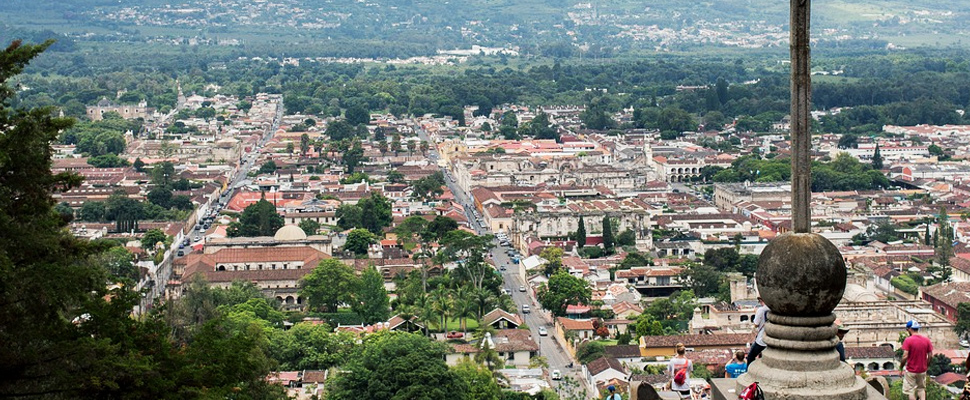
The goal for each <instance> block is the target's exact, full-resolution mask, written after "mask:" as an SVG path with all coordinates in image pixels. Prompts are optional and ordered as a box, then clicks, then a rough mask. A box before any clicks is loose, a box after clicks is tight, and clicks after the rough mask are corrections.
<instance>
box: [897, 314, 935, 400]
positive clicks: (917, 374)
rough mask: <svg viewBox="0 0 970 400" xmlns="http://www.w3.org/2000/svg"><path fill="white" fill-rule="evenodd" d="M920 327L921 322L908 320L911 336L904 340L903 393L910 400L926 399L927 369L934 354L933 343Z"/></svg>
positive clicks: (908, 330) (907, 329) (907, 324)
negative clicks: (920, 331)
mask: <svg viewBox="0 0 970 400" xmlns="http://www.w3.org/2000/svg"><path fill="white" fill-rule="evenodd" d="M919 328H920V325H919V322H917V321H915V320H910V321H909V322H907V323H906V332H909V337H908V338H906V340H904V341H903V368H904V369H903V393H904V394H906V395H908V396H909V400H917V399H919V400H926V369H927V367H928V366H929V364H930V357H932V356H933V343H932V342H930V339H929V338H927V337H926V336H923V335H920V334H919Z"/></svg>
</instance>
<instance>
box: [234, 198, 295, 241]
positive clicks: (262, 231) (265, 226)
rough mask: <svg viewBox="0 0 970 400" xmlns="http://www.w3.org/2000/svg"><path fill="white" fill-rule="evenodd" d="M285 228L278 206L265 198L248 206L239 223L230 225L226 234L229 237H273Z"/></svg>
mask: <svg viewBox="0 0 970 400" xmlns="http://www.w3.org/2000/svg"><path fill="white" fill-rule="evenodd" d="M282 227H283V216H281V215H279V213H277V212H276V206H274V205H273V203H270V202H269V201H266V199H265V198H263V199H260V200H259V201H257V202H255V203H253V204H250V205H249V206H247V207H246V208H245V209H244V210H243V212H242V215H240V216H239V221H238V222H233V223H231V224H229V228H227V229H226V234H227V235H228V236H229V237H253V236H273V235H275V234H276V231H277V230H279V229H280V228H282Z"/></svg>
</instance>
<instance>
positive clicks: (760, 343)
mask: <svg viewBox="0 0 970 400" xmlns="http://www.w3.org/2000/svg"><path fill="white" fill-rule="evenodd" d="M758 304H760V305H761V306H760V307H758V310H757V311H755V313H754V321H752V322H754V332H755V333H756V334H757V336H755V338H754V343H752V344H751V351H749V352H748V365H751V363H752V362H754V360H756V359H757V358H758V357H759V356H761V352H762V351H764V350H765V348H767V347H768V345H767V344H765V324H766V323H767V322H768V311H769V310H768V306H766V305H765V301H764V300H762V299H761V297H760V296H759V297H758Z"/></svg>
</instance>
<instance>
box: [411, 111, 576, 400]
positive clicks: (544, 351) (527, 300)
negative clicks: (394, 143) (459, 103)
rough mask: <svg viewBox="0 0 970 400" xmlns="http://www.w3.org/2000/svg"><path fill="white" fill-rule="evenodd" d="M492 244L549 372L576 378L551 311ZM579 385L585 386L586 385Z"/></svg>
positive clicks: (468, 205)
mask: <svg viewBox="0 0 970 400" xmlns="http://www.w3.org/2000/svg"><path fill="white" fill-rule="evenodd" d="M415 130H416V131H417V133H418V136H419V137H420V138H421V140H424V141H427V142H429V143H432V141H431V139H430V138H429V137H428V134H427V132H425V131H424V130H423V129H420V127H415ZM428 158H429V159H430V160H431V162H434V163H436V162H437V161H438V154H437V152H436V151H435V146H433V145H432V146H430V151H429V154H428ZM443 172H444V175H445V184H446V185H447V186H448V189H450V190H451V192H452V193H453V194H454V196H455V200H456V201H458V203H459V204H461V205H462V207H464V208H465V217H466V218H468V221H469V222H470V224H471V225H472V227H473V228H474V230H475V231H476V232H477V233H478V234H480V235H484V234H491V233H492V232H491V231H490V230H487V229H484V228H482V227H481V225H480V224H479V221H478V219H477V218H476V217H475V214H474V212H473V210H475V208H474V205H473V204H474V203H472V201H471V198H470V197H469V195H468V193H465V191H464V190H462V189H461V188H460V187H459V186H458V184H457V183H456V182H455V181H454V179H453V178H452V176H451V174H449V173H448V172H447V170H445V171H443ZM494 244H495V248H494V249H492V251H491V254H492V261H494V262H495V265H496V266H505V267H506V270H505V271H502V278H503V281H504V282H505V283H504V286H505V288H506V289H509V290H510V291H511V293H512V300H513V301H515V304H516V305H517V306H518V307H519V310H520V313H519V315H520V316H522V317H523V320H524V321H525V324H526V325H528V326H529V330H530V331H531V332H532V337H533V338H535V339H536V343H538V344H539V355H541V356H543V357H545V358H546V361H547V362H548V363H549V372H550V373H551V372H552V371H553V370H559V371H560V372H562V374H563V375H565V376H571V377H572V378H574V379H577V380H578V379H579V378H580V371H581V369H580V368H579V363H576V362H575V360H573V359H572V357H571V356H570V355H569V353H568V352H566V350H565V349H563V347H562V345H561V344H560V343H559V342H558V341H557V340H556V339H555V338H554V337H553V333H554V331H555V329H554V328H553V326H552V316H551V314H550V313H549V312H547V311H546V310H543V309H542V308H541V307H540V306H539V303H538V302H537V301H536V300H535V297H534V296H533V295H534V293H532V291H531V289H529V285H528V284H527V283H526V282H524V281H523V280H522V278H521V276H520V274H518V273H517V271H518V270H519V267H520V265H519V264H513V263H512V260H511V259H510V258H509V256H508V254H506V251H508V249H509V248H508V247H503V246H501V245H500V244H499V243H498V240H496V241H495V242H494ZM520 287H525V288H526V290H527V291H525V292H520V291H519V288H520ZM523 305H528V306H529V308H530V309H531V311H532V312H530V313H528V314H522V313H521V310H522V306H523ZM539 327H544V328H546V330H547V331H548V333H549V336H540V335H539ZM570 364H573V365H574V368H571V369H570V368H569V365H570ZM552 385H553V389H554V390H555V388H557V387H558V386H559V382H558V381H552ZM582 387H584V388H585V385H584V386H582Z"/></svg>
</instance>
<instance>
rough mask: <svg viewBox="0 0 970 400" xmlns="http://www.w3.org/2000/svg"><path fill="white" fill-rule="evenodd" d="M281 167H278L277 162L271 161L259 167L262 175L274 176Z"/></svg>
mask: <svg viewBox="0 0 970 400" xmlns="http://www.w3.org/2000/svg"><path fill="white" fill-rule="evenodd" d="M277 169H279V167H277V166H276V161H273V160H269V161H267V162H265V163H263V165H261V166H260V167H259V173H260V174H272V173H274V172H276V170H277Z"/></svg>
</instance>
